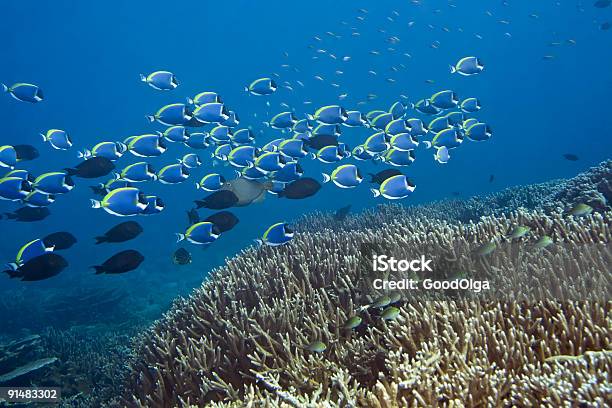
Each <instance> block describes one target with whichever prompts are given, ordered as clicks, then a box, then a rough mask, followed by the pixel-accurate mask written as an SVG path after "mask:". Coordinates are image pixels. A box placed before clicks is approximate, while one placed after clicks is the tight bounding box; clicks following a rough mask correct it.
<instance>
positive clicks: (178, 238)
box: [175, 232, 185, 242]
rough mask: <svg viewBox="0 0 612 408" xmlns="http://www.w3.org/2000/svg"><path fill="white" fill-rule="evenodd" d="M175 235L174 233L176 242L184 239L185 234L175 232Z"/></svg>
mask: <svg viewBox="0 0 612 408" xmlns="http://www.w3.org/2000/svg"><path fill="white" fill-rule="evenodd" d="M175 235H176V242H181V241H184V240H185V234H181V233H180V232H177V233H176V234H175Z"/></svg>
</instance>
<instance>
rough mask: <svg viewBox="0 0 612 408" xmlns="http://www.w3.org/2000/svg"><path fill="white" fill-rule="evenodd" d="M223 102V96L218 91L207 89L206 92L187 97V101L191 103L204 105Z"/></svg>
mask: <svg viewBox="0 0 612 408" xmlns="http://www.w3.org/2000/svg"><path fill="white" fill-rule="evenodd" d="M215 102H216V103H223V101H222V100H221V96H219V94H218V93H216V92H210V91H205V92H200V93H199V94H197V95H196V96H194V97H193V99H192V98H188V99H187V103H189V104H190V105H197V106H200V105H204V104H205V103H215Z"/></svg>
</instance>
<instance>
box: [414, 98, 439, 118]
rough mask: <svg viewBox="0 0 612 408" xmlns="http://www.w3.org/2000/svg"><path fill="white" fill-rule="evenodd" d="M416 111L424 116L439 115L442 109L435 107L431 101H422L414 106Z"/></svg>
mask: <svg viewBox="0 0 612 408" xmlns="http://www.w3.org/2000/svg"><path fill="white" fill-rule="evenodd" d="M414 109H416V110H417V112H420V113H422V114H424V115H437V114H438V113H440V112H442V109H440V108H437V107H435V106H433V105H432V104H431V102H430V100H429V99H421V100H420V101H418V102H417V103H416V104H415V105H414Z"/></svg>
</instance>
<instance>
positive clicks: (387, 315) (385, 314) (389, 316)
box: [380, 306, 400, 320]
mask: <svg viewBox="0 0 612 408" xmlns="http://www.w3.org/2000/svg"><path fill="white" fill-rule="evenodd" d="M399 314H400V310H399V309H398V308H397V307H395V306H388V307H387V308H386V309H385V310H383V311H382V313H381V315H380V317H382V318H383V320H395V319H396V318H397V317H398V316H399Z"/></svg>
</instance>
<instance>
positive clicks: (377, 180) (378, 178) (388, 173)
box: [368, 169, 402, 185]
mask: <svg viewBox="0 0 612 408" xmlns="http://www.w3.org/2000/svg"><path fill="white" fill-rule="evenodd" d="M368 174H369V175H370V183H373V184H379V185H380V184H382V182H383V181H385V180H387V179H388V178H391V177H393V176H397V175H400V174H402V172H401V171H399V170H397V169H385V170H381V171H379V172H378V173H376V174H372V173H368Z"/></svg>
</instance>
